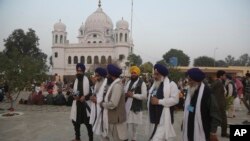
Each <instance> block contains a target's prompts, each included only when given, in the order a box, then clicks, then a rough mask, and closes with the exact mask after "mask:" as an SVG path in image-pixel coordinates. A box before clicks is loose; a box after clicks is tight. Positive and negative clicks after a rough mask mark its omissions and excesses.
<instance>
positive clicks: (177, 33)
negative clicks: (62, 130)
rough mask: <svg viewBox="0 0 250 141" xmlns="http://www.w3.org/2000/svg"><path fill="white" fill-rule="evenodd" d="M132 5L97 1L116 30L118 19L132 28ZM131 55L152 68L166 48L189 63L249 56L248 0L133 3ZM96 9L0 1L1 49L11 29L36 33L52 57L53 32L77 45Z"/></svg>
mask: <svg viewBox="0 0 250 141" xmlns="http://www.w3.org/2000/svg"><path fill="white" fill-rule="evenodd" d="M131 1H132V0H101V3H102V9H103V11H104V12H105V13H106V14H107V15H108V16H109V17H110V18H111V20H112V22H113V25H114V28H115V25H116V22H117V21H118V20H120V19H122V17H123V19H124V20H127V21H128V22H129V24H130V26H131ZM133 3H134V4H133V18H132V19H133V22H132V25H133V26H132V37H133V41H134V53H135V54H137V55H140V56H141V58H142V60H143V62H147V61H150V62H152V63H155V62H156V61H159V60H161V59H162V56H163V55H164V54H165V53H166V52H168V51H169V50H170V49H178V50H182V51H183V52H184V53H185V54H186V55H188V56H189V57H190V61H191V65H192V62H193V59H195V58H197V57H200V56H208V57H212V58H215V59H216V60H220V59H222V60H224V59H225V58H226V57H227V56H228V55H231V56H233V57H235V58H236V59H238V57H239V56H241V55H242V54H245V53H248V54H249V55H250V51H249V50H250V0H133ZM97 7H98V0H0V50H3V49H4V42H3V40H4V39H7V38H8V36H9V35H10V34H11V33H12V32H13V31H14V30H15V29H19V28H21V29H23V30H24V31H25V32H27V31H28V28H32V29H34V30H35V31H36V34H37V36H38V37H39V39H40V40H39V44H40V45H39V48H40V49H41V50H42V51H43V52H44V53H46V54H47V55H48V56H51V53H52V49H51V46H52V30H53V26H54V24H55V23H56V22H58V21H59V19H61V21H62V22H63V23H64V24H65V25H66V31H67V33H68V36H67V38H68V40H69V42H70V43H77V42H78V40H77V36H78V29H79V28H80V26H81V25H82V23H85V21H86V19H87V17H88V16H89V15H91V14H92V13H93V12H94V11H95V10H96V9H97Z"/></svg>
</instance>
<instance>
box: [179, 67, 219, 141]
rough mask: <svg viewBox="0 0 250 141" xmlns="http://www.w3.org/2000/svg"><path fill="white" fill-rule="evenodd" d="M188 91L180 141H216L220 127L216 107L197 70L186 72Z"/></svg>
mask: <svg viewBox="0 0 250 141" xmlns="http://www.w3.org/2000/svg"><path fill="white" fill-rule="evenodd" d="M186 74H187V77H188V84H189V89H188V93H187V95H186V101H185V107H184V120H183V136H182V141H218V139H217V136H216V131H217V127H218V126H219V125H220V116H219V111H218V106H217V103H216V101H215V98H214V96H213V95H212V93H211V91H210V89H209V87H208V86H206V85H205V84H204V83H203V82H202V81H203V79H204V78H205V73H203V72H202V71H201V70H200V69H199V68H192V69H189V70H188V71H187V73H186Z"/></svg>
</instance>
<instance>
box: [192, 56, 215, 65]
mask: <svg viewBox="0 0 250 141" xmlns="http://www.w3.org/2000/svg"><path fill="white" fill-rule="evenodd" d="M194 66H196V67H198V66H200V67H201V66H204V67H212V66H214V59H213V58H211V57H207V56H200V57H198V58H196V59H194Z"/></svg>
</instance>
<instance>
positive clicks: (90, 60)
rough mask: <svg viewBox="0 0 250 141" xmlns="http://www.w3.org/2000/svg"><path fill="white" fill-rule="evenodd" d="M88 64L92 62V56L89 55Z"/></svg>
mask: <svg viewBox="0 0 250 141" xmlns="http://www.w3.org/2000/svg"><path fill="white" fill-rule="evenodd" d="M87 64H92V59H91V56H88V57H87Z"/></svg>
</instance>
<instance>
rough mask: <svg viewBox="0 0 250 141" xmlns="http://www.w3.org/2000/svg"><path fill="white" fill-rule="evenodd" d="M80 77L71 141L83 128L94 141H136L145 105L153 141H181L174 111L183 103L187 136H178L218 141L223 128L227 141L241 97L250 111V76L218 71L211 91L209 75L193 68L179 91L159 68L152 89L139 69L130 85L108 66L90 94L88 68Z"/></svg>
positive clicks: (98, 73)
mask: <svg viewBox="0 0 250 141" xmlns="http://www.w3.org/2000/svg"><path fill="white" fill-rule="evenodd" d="M76 71H77V75H76V76H77V77H76V79H75V82H74V86H73V92H74V93H75V94H74V96H73V97H74V101H73V104H72V108H71V115H70V117H71V120H72V123H73V126H74V130H75V139H73V140H72V141H80V125H81V124H82V123H84V124H85V126H86V127H87V130H88V136H89V140H90V141H92V140H93V134H95V135H97V137H98V139H99V140H102V141H109V140H114V141H122V140H123V141H127V140H131V141H135V140H136V139H137V131H138V128H139V126H138V125H140V124H142V110H143V101H146V102H147V110H148V123H149V126H148V127H149V133H148V135H149V140H150V141H167V140H171V139H172V138H173V137H175V136H176V133H175V130H174V128H173V121H174V116H173V114H174V113H173V112H171V111H172V110H171V107H173V106H175V105H177V104H179V103H180V102H182V104H183V110H184V116H183V124H182V135H178V136H181V137H182V140H183V141H201V140H204V141H217V140H218V138H217V134H216V132H217V127H218V126H221V130H222V131H221V136H222V137H226V138H228V137H229V134H228V133H227V118H230V117H231V118H233V117H235V116H236V115H235V112H234V111H235V108H234V107H235V106H233V103H235V102H234V101H235V99H236V98H237V97H238V98H239V99H240V100H241V101H244V104H245V105H246V107H247V109H248V110H249V88H250V83H249V82H250V79H249V73H247V74H246V78H245V79H244V80H242V81H238V78H234V77H232V76H230V75H229V74H227V73H226V72H225V71H223V70H219V71H218V72H217V79H216V80H215V81H214V82H213V83H212V84H209V85H208V84H207V83H206V81H205V79H206V75H205V73H204V72H203V71H202V70H200V69H199V68H191V69H189V70H188V71H187V72H186V79H185V82H184V83H182V84H184V85H182V86H179V83H177V84H176V83H175V82H174V81H172V80H170V79H169V77H168V76H169V71H168V69H167V68H166V67H165V66H163V65H161V64H155V65H154V72H153V77H152V78H153V82H152V83H151V85H148V84H147V82H145V81H144V79H142V78H141V77H140V68H139V67H137V66H132V67H131V68H130V74H131V76H130V78H129V80H126V81H124V79H122V78H121V77H120V75H121V74H122V70H121V69H120V68H119V67H118V66H117V65H114V64H109V65H107V67H106V68H100V67H98V68H96V70H95V76H94V78H95V79H94V81H93V82H94V83H93V88H89V87H90V82H89V79H87V77H86V76H85V74H84V73H85V66H84V64H77V65H76ZM242 82H243V83H242ZM240 86H241V88H240ZM229 97H230V98H229ZM230 99H231V100H230ZM228 101H231V102H228ZM248 114H249V113H248Z"/></svg>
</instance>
